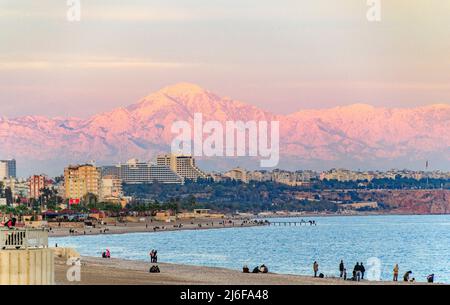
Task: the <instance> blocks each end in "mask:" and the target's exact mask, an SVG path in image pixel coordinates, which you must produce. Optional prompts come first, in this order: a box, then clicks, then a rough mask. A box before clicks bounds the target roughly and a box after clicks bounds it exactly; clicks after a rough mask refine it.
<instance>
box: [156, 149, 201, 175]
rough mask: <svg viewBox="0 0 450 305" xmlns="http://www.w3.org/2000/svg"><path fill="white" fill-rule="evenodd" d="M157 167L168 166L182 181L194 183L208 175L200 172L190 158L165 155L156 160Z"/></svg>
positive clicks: (193, 160)
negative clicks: (192, 181) (186, 180)
mask: <svg viewBox="0 0 450 305" xmlns="http://www.w3.org/2000/svg"><path fill="white" fill-rule="evenodd" d="M156 164H157V165H159V166H168V167H170V169H171V170H172V171H174V172H175V173H177V174H178V175H179V176H181V177H182V178H183V179H188V180H194V181H196V180H197V179H199V178H207V177H208V175H207V174H205V173H204V172H202V171H201V170H200V169H199V168H198V167H197V166H196V164H195V159H194V158H193V157H191V156H183V155H174V154H166V155H159V156H158V157H157V158H156Z"/></svg>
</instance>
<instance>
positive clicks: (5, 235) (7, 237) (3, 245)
mask: <svg viewBox="0 0 450 305" xmlns="http://www.w3.org/2000/svg"><path fill="white" fill-rule="evenodd" d="M47 247H48V232H47V231H43V230H36V229H5V228H1V229H0V250H11V249H16V250H18V249H29V248H47Z"/></svg>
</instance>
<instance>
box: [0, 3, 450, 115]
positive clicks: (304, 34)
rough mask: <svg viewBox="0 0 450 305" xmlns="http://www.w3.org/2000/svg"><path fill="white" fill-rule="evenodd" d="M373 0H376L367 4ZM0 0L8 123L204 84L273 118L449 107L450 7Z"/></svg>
mask: <svg viewBox="0 0 450 305" xmlns="http://www.w3.org/2000/svg"><path fill="white" fill-rule="evenodd" d="M369 1H370V0H369ZM80 3H81V20H80V21H79V22H69V21H68V20H67V12H68V10H69V6H68V5H67V1H66V0H39V1H35V0H0V106H1V109H2V110H1V113H0V115H1V116H6V117H17V116H24V115H44V116H50V117H54V116H65V117H72V116H78V117H88V116H90V115H92V114H95V113H98V112H102V111H108V110H111V109H113V108H115V107H119V106H127V105H130V104H132V103H135V102H136V101H137V100H139V99H140V98H141V97H143V96H146V95H148V94H149V93H151V92H154V91H156V90H158V89H159V88H161V87H164V86H167V85H171V84H175V83H178V82H191V83H196V84H198V85H200V86H202V87H204V88H207V89H209V90H211V91H213V92H215V93H217V94H219V95H221V96H227V97H231V98H234V99H238V100H241V101H244V102H247V103H251V104H254V105H256V106H258V107H261V108H263V109H266V110H268V111H271V112H274V113H281V114H285V113H291V112H294V111H298V110H300V109H308V108H328V107H335V106H339V105H348V104H353V103H367V104H372V105H375V106H388V107H415V106H419V105H426V104H435V103H447V104H448V103H450V73H449V71H450V56H449V54H450V39H448V38H449V37H450V1H442V0H427V1H424V0H396V1H391V0H389V1H388V0H380V3H381V20H380V21H379V22H369V21H368V19H367V17H366V15H367V11H368V10H369V6H368V4H367V0H343V1H333V0H314V1H311V0H277V1H273V0H271V1H268V0H127V1H118V0H81V1H80Z"/></svg>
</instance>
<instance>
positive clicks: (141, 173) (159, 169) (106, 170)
mask: <svg viewBox="0 0 450 305" xmlns="http://www.w3.org/2000/svg"><path fill="white" fill-rule="evenodd" d="M102 175H103V176H114V177H117V178H119V179H120V180H122V182H123V183H126V184H141V183H155V182H159V183H173V184H183V183H184V179H183V178H182V177H180V176H179V175H177V174H176V173H175V172H174V171H172V170H171V169H170V167H168V166H162V165H155V164H152V163H149V162H140V161H139V160H138V159H131V160H128V162H127V163H125V164H118V165H116V166H105V167H102Z"/></svg>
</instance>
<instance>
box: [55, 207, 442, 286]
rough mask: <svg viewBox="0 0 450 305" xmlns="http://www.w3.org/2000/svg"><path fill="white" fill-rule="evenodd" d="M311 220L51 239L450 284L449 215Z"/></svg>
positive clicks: (87, 246) (130, 252)
mask: <svg viewBox="0 0 450 305" xmlns="http://www.w3.org/2000/svg"><path fill="white" fill-rule="evenodd" d="M304 219H305V220H308V219H309V218H304ZM313 219H315V220H316V221H317V226H309V225H308V226H305V225H303V226H301V227H299V226H296V227H294V226H291V227H289V226H286V227H285V226H281V227H278V226H277V227H274V226H270V227H269V226H264V227H252V228H234V229H215V230H196V231H187V230H186V231H173V232H159V233H131V234H123V235H96V236H78V237H59V238H50V241H49V242H50V244H51V245H53V244H54V243H58V246H60V247H61V246H70V247H74V248H76V249H77V250H78V251H79V252H80V253H81V254H82V255H88V256H100V254H101V252H102V251H104V249H106V248H109V249H110V250H111V254H112V256H113V257H118V258H125V259H134V260H147V261H148V252H149V251H150V250H151V249H157V250H158V258H159V261H161V262H170V263H180V264H190V265H203V266H213V267H225V268H230V269H236V270H241V269H242V266H243V265H244V264H247V265H248V266H249V267H250V268H253V267H254V266H257V265H260V264H263V263H264V264H266V265H267V266H268V267H269V270H270V271H271V272H276V273H285V274H300V275H310V274H311V272H312V271H311V270H312V263H313V261H315V260H316V261H317V262H318V263H319V266H320V272H322V273H324V274H325V275H327V276H333V275H334V276H336V275H338V265H339V262H340V260H341V259H343V260H344V262H345V263H346V268H347V270H348V271H349V274H350V273H351V272H350V271H351V270H353V266H354V264H355V263H356V262H357V261H358V262H364V264H365V266H366V269H370V267H371V265H370V262H368V259H370V258H373V257H376V258H377V259H379V262H380V267H379V268H378V267H375V266H376V265H374V268H376V270H378V269H379V270H380V272H381V279H382V280H390V279H391V277H392V269H393V267H394V265H395V264H396V263H398V264H399V266H400V276H402V275H403V274H404V273H405V272H406V271H408V270H411V271H413V275H412V276H413V277H415V278H416V280H417V281H420V282H424V281H425V277H426V276H427V275H428V274H430V273H434V274H435V280H436V281H437V282H441V283H450V215H438V216H354V217H318V218H313ZM278 220H279V221H294V220H296V219H293V218H289V219H278ZM297 220H299V219H297ZM374 270H375V269H374Z"/></svg>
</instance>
